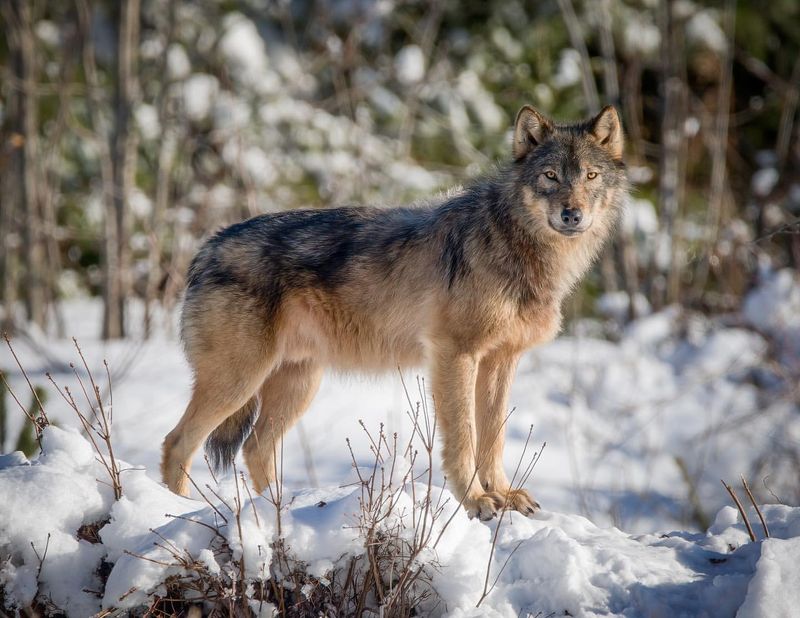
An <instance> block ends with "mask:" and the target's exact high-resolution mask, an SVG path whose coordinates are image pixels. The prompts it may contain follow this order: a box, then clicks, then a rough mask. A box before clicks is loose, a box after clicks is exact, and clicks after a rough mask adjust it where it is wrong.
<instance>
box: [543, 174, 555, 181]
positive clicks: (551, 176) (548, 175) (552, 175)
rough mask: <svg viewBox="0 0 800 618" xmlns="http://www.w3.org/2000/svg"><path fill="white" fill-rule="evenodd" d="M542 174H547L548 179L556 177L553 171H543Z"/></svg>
mask: <svg viewBox="0 0 800 618" xmlns="http://www.w3.org/2000/svg"><path fill="white" fill-rule="evenodd" d="M544 175H545V176H547V177H548V178H549V179H550V180H555V179H556V173H555V172H545V173H544Z"/></svg>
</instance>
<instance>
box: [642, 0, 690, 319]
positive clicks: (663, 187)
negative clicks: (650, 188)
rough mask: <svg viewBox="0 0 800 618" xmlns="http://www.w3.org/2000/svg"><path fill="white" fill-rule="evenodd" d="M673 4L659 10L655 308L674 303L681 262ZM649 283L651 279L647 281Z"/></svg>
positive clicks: (679, 80) (680, 93) (680, 52)
mask: <svg viewBox="0 0 800 618" xmlns="http://www.w3.org/2000/svg"><path fill="white" fill-rule="evenodd" d="M673 10H674V7H673V2H672V1H671V0H662V1H661V6H660V11H659V18H660V19H659V22H660V23H659V27H660V30H661V57H662V61H663V63H664V64H663V73H662V80H661V87H662V89H663V91H662V97H663V102H664V103H663V108H662V109H663V113H662V121H661V148H662V152H661V161H660V170H659V171H660V177H659V199H660V202H661V229H662V230H663V231H664V233H665V235H666V237H667V238H669V239H670V241H671V243H670V260H671V265H670V268H669V272H668V273H667V280H666V282H665V283H666V285H665V286H663V287H662V289H655V290H653V293H652V294H651V296H652V297H653V298H654V299H656V305H657V306H658V305H661V304H663V303H664V302H668V303H671V302H675V301H676V300H677V299H678V292H679V284H680V276H681V262H680V257H679V255H680V240H679V239H678V235H677V233H676V226H675V224H676V222H677V219H678V213H679V209H680V205H681V201H682V192H683V189H682V187H683V181H684V174H683V164H682V160H683V161H685V158H686V157H685V156H683V155H684V153H685V150H686V138H685V135H684V131H683V123H684V120H685V119H686V105H687V93H686V80H685V75H684V69H685V67H684V66H683V65H684V44H683V31H682V25H681V24H677V23H676V20H675V16H674V14H673ZM651 280H653V279H651Z"/></svg>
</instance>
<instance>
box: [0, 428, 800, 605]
mask: <svg viewBox="0 0 800 618" xmlns="http://www.w3.org/2000/svg"><path fill="white" fill-rule="evenodd" d="M92 455H93V454H92V449H91V447H90V445H89V444H88V443H87V442H86V441H84V439H83V438H82V437H80V436H79V435H77V434H76V433H72V432H70V431H65V430H63V429H58V428H56V427H48V428H47V429H46V430H45V432H44V449H43V452H42V454H41V455H40V456H39V457H38V458H36V459H34V460H33V461H32V462H31V463H30V464H28V463H27V462H24V463H20V462H16V463H15V462H12V461H6V462H4V463H5V465H4V467H3V468H0V491H2V495H4V496H7V497H8V499H9V500H7V503H6V504H4V505H3V508H4V512H3V521H4V522H6V525H5V526H4V528H3V532H2V536H0V548H1V549H2V551H3V552H4V554H6V555H8V556H9V559H8V560H7V561H6V563H5V565H4V567H3V569H2V571H1V572H0V581H2V583H3V585H4V588H5V591H6V595H7V597H6V598H7V599H8V601H10V602H12V603H17V604H19V605H25V604H27V603H30V601H31V600H32V597H33V595H34V594H35V592H36V590H37V576H36V569H37V568H38V564H39V561H38V559H37V558H36V556H35V554H34V553H33V550H32V548H31V546H30V541H33V543H34V545H36V546H37V547H39V548H41V547H43V546H44V544H45V542H46V541H45V538H46V535H47V533H50V534H51V538H50V544H49V550H48V553H47V556H46V558H45V560H44V563H43V567H42V570H41V573H40V574H39V575H38V590H39V594H46V595H49V597H50V600H51V602H52V603H53V604H54V605H55V606H56V607H60V608H62V609H66V610H67V611H68V612H69V613H70V615H89V614H91V613H95V612H97V611H99V609H100V608H101V607H103V608H112V607H116V608H122V609H133V608H137V607H141V606H144V605H146V604H148V603H149V602H150V600H151V599H152V597H153V595H163V594H164V593H165V588H164V585H165V582H166V580H167V579H168V578H170V577H175V576H181V577H184V578H192V577H196V576H197V575H196V573H198V572H199V571H198V568H199V569H202V570H204V571H205V572H207V573H208V574H210V575H211V576H217V577H222V576H223V575H225V574H226V573H227V574H232V573H235V572H237V571H236V569H238V568H240V563H239V562H238V561H239V560H240V559H241V558H244V570H243V572H244V576H245V578H246V580H247V581H248V582H257V581H260V580H263V579H264V578H265V577H266V576H267V575H266V574H268V573H269V572H270V570H269V565H270V562H271V560H272V558H273V553H274V551H276V550H275V548H274V545H273V542H274V540H275V538H276V534H277V526H278V515H280V526H281V538H282V539H283V543H284V547H285V548H286V549H285V551H286V554H287V556H288V557H289V559H290V560H291V561H292V562H293V563H295V564H304V565H305V569H306V572H307V573H308V574H309V575H311V576H312V577H316V578H324V577H328V576H330V575H331V574H332V573H333V571H334V569H337V568H339V569H341V568H342V567H343V566H344V565H346V564H347V559H348V558H349V557H352V556H358V555H361V554H362V553H363V552H364V536H363V534H364V532H363V529H362V528H360V527H359V525H358V521H359V517H360V514H361V513H362V503H363V502H362V499H363V496H362V489H361V488H360V487H359V486H349V487H339V488H336V487H334V488H323V489H319V490H314V491H308V490H306V491H301V492H297V493H296V494H295V495H294V496H293V497H292V498H291V499H290V500H288V501H287V502H286V505H285V506H284V507H283V508H281V509H280V511H278V510H277V509H276V508H275V505H274V503H273V502H271V501H270V500H269V499H267V498H266V497H262V496H256V497H254V498H253V499H250V498H249V497H245V493H244V490H242V489H241V488H239V491H240V492H241V493H240V494H236V488H235V485H234V484H233V483H227V484H225V483H223V485H222V486H218V487H217V491H218V493H219V496H220V498H219V499H217V498H214V499H213V500H212V501H210V502H205V501H201V500H190V499H185V498H180V497H177V496H174V495H173V494H171V493H170V492H168V491H167V490H166V489H164V488H163V487H162V486H160V485H159V484H158V483H156V482H155V481H153V480H151V479H150V478H148V477H147V476H146V475H145V474H144V473H143V472H142V471H141V470H134V471H132V472H133V473H132V474H127V475H125V476H124V477H123V478H124V483H123V491H124V495H123V497H122V498H121V499H120V500H118V501H116V502H113V501H112V500H111V499H110V495H109V493H110V492H109V491H108V489H107V488H106V487H104V485H103V484H102V482H101V481H99V480H97V479H98V478H101V477H102V475H101V473H102V471H101V470H100V469H99V466H98V465H97V464H96V462H95V461H94V458H93V456H92ZM426 489H427V488H426V487H424V486H420V485H418V486H416V490H415V495H416V496H417V498H418V500H417V501H415V500H413V499H412V497H411V495H410V493H409V490H410V488H409V487H408V486H404V489H403V490H398V491H399V493H397V494H396V496H395V497H394V498H393V499H392V500H391V507H390V508H389V510H388V511H387V512H386V517H385V519H384V520H383V523H381V524H379V525H380V526H382V527H383V529H385V530H386V531H388V530H391V529H393V528H394V527H396V526H398V525H399V526H400V528H401V531H400V533H399V534H400V537H399V538H403V536H404V535H405V536H406V537H407V536H408V534H412V535H413V532H412V531H410V530H408V529H407V528H406V529H404V528H403V527H402V522H403V521H408V515H409V513H410V512H411V511H412V510H416V511H417V512H418V514H419V512H420V509H421V508H422V507H421V506H420V505H421V502H420V501H419V497H420V496H424V495H430V496H434V497H435V496H440V498H439V502H440V503H441V504H442V511H441V513H440V514H439V515H438V517H436V518H435V520H434V523H433V531H434V534H433V535H432V536H431V538H432V539H435V541H433V540H432V541H431V542H430V543H429V546H428V547H427V548H426V550H425V551H423V552H422V553H421V554H420V557H419V558H418V560H420V561H421V563H422V564H423V565H424V564H429V565H430V566H431V568H430V570H429V571H428V572H429V573H430V577H429V579H424V578H423V579H422V580H421V581H422V582H424V584H423V585H424V586H429V587H430V588H431V589H432V590H433V591H435V597H429V598H428V599H426V600H424V601H422V607H421V610H422V611H423V613H425V615H447V616H517V615H537V613H539V612H541V613H542V614H543V615H550V614H553V613H555V614H559V615H572V616H585V617H590V616H608V615H616V616H622V615H625V616H633V615H636V616H638V615H648V616H654V615H665V616H666V615H670V616H682V615H685V616H717V615H732V614H734V613H735V612H736V610H737V608H739V606H740V605H741V610H740V613H739V614H738V615H740V616H766V615H776V616H777V615H789V614H790V613H791V611H792V609H793V608H794V607H796V606H797V603H798V602H800V585H798V584H800V569H798V567H797V563H796V556H797V552H798V551H800V509H799V508H790V507H784V506H769V507H765V509H764V514H765V517H766V520H767V524H768V525H769V526H770V528H771V529H772V534H773V538H770V539H768V540H761V541H758V542H755V543H751V542H748V540H747V537H746V535H745V533H744V526H743V524H742V522H741V521H740V518H739V516H738V513H737V512H736V511H735V510H734V509H732V508H731V507H724V508H723V509H722V510H721V511H720V513H719V514H718V516H717V518H716V520H715V523H714V525H713V526H712V527H711V529H710V530H709V531H708V533H706V534H702V533H695V534H692V533H688V532H671V533H667V534H647V535H630V534H627V533H625V532H622V531H620V530H618V529H617V528H614V527H610V528H601V527H598V526H596V525H595V524H594V523H592V522H591V521H589V520H588V519H586V518H584V517H581V516H579V515H569V514H563V513H557V512H552V511H546V510H545V511H542V512H540V513H538V514H537V515H536V516H534V517H533V518H530V519H527V518H525V517H522V516H521V515H519V514H518V513H515V512H512V513H506V514H504V516H503V518H502V519H501V520H494V521H492V522H490V523H488V524H484V523H482V522H480V521H478V520H474V519H473V520H470V519H468V517H467V515H466V514H465V512H464V511H463V509H460V508H458V506H457V504H456V502H455V500H454V499H453V498H452V496H450V494H449V492H447V491H446V490H440V489H439V488H435V487H434V488H432V491H431V493H430V494H426ZM237 495H238V496H241V497H242V499H241V501H240V502H238V504H240V505H241V508H240V510H238V513H239V515H238V518H237V515H236V512H237V508H236V507H231V506H230V505H231V504H237V502H236V500H237ZM434 499H435V498H434ZM42 504H47V505H48V507H49V508H47V509H42V508H41V505H42ZM753 515H754V514H752V513H751V520H752V521H756V520H755V517H754V516H753ZM223 518H224V519H223ZM106 519H108V520H109V521H108V523H106V524H105V525H104V526H102V527H101V528H100V533H99V534H100V539H101V541H102V542H101V543H96V544H93V543H89V542H87V541H85V540H76V538H75V533H76V531H77V529H78V528H79V527H80V526H81V525H82V524H84V523H92V522H102V521H105V520H106ZM406 525H407V524H406ZM101 560H105V561H107V562H108V563H109V564H111V565H112V566H111V571H110V574H109V575H108V579H107V582H106V584H105V592H104V594H103V597H102V600H101V599H98V598H97V597H96V596H94V595H92V594H90V593H88V592H83V589H84V588H87V589H89V590H92V589H96V588H92V586H97V585H98V581H97V576H96V574H95V571H96V569H97V567H98V566H99V563H100V561H101ZM192 564H194V565H195V566H192ZM197 565H200V566H199V567H198V566H197ZM434 565H435V568H433V567H434ZM487 568H488V569H489V575H490V577H489V582H490V586H489V587H487V588H486V589H485V588H484V582H485V581H486V572H487ZM491 584H493V585H491ZM484 592H485V594H484ZM478 605H479V607H476V606H478ZM566 612H568V614H566ZM267 615H269V614H267Z"/></svg>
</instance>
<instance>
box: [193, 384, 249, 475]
mask: <svg viewBox="0 0 800 618" xmlns="http://www.w3.org/2000/svg"><path fill="white" fill-rule="evenodd" d="M257 414H258V397H257V396H255V395H254V396H253V397H251V398H250V400H249V401H248V402H247V403H246V404H244V406H243V407H241V408H239V409H238V410H237V411H236V412H234V413H233V414H232V415H231V416H229V417H228V418H226V419H225V420H224V421H223V422H222V424H221V425H220V426H219V427H217V428H216V429H215V430H214V431H212V432H211V435H210V436H208V438H206V444H205V450H206V455H208V459H209V462H210V463H211V467H212V468H213V469H214V472H220V471H226V470H228V469H229V468H230V467H231V465H232V464H233V460H234V458H235V457H236V453H238V452H239V449H240V448H241V446H242V444H243V443H244V441H245V440H246V439H247V436H249V435H250V430H251V429H252V428H253V421H255V418H256V415H257Z"/></svg>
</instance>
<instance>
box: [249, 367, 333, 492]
mask: <svg viewBox="0 0 800 618" xmlns="http://www.w3.org/2000/svg"><path fill="white" fill-rule="evenodd" d="M321 379H322V368H321V367H320V366H319V365H317V364H315V363H313V362H312V361H302V362H299V363H291V362H290V363H285V364H283V365H281V366H280V367H279V368H278V369H277V370H276V371H275V372H274V373H272V374H271V375H270V376H269V377H268V378H267V379H266V380H265V381H264V384H263V385H262V386H261V413H260V414H259V416H258V420H257V421H256V423H255V426H254V427H253V432H252V433H251V434H250V437H249V438H248V439H247V441H246V442H245V443H244V459H245V462H246V463H247V469H248V471H249V472H250V477H251V479H252V482H253V487H255V490H256V491H257V492H258V493H262V492H263V491H264V490H265V489H266V488H267V486H268V485H269V484H270V483H272V482H273V481H274V480H275V463H276V461H279V460H280V443H281V439H282V437H283V436H284V434H285V433H286V432H287V431H288V430H289V429H290V428H291V427H292V426H293V425H294V424H295V423H296V422H297V420H298V419H299V418H300V417H301V416H302V415H303V412H305V411H306V408H308V406H309V405H310V404H311V400H312V399H313V398H314V395H315V394H316V393H317V389H318V388H319V383H320V380H321Z"/></svg>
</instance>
